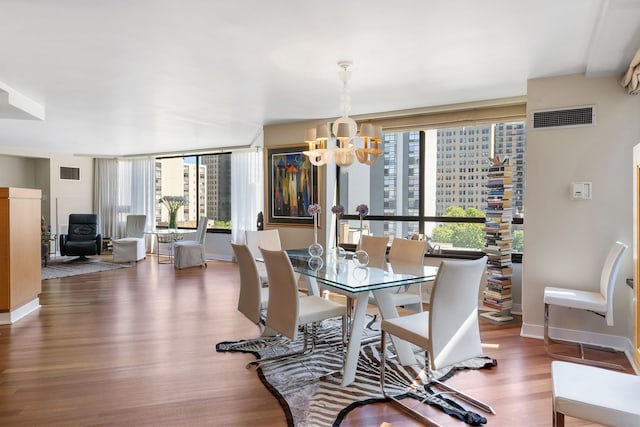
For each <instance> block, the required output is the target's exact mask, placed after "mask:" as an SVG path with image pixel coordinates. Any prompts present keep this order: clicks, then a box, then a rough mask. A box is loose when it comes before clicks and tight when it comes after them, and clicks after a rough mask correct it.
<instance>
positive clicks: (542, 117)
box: [530, 105, 596, 129]
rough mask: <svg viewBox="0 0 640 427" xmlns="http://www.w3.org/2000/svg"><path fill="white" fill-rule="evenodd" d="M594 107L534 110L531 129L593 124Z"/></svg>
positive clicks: (594, 120)
mask: <svg viewBox="0 0 640 427" xmlns="http://www.w3.org/2000/svg"><path fill="white" fill-rule="evenodd" d="M595 124H596V107H595V105H589V106H585V107H569V108H558V109H554V110H545V111H534V112H533V113H532V114H531V123H530V128H531V129H549V128H568V127H582V126H594V125H595Z"/></svg>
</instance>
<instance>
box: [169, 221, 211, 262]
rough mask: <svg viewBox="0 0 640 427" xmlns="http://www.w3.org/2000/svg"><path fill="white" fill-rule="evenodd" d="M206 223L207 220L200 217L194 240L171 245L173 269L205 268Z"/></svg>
mask: <svg viewBox="0 0 640 427" xmlns="http://www.w3.org/2000/svg"><path fill="white" fill-rule="evenodd" d="M208 223H209V219H208V218H207V217H201V218H200V220H199V221H198V229H197V231H196V236H195V239H193V240H181V241H179V242H175V243H174V244H173V251H174V257H173V265H174V267H175V268H178V269H182V268H189V267H197V266H205V267H206V266H207V260H206V257H205V249H204V242H205V238H206V237H207V224H208Z"/></svg>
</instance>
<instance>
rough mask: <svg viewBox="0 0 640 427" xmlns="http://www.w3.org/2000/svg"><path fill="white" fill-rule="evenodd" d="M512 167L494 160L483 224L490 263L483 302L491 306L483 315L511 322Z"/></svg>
mask: <svg viewBox="0 0 640 427" xmlns="http://www.w3.org/2000/svg"><path fill="white" fill-rule="evenodd" d="M512 192H513V169H512V167H511V166H510V165H509V164H508V161H506V162H500V161H496V160H495V159H492V165H491V166H490V167H489V174H488V180H487V193H488V198H487V208H486V210H485V216H486V218H487V219H486V222H485V227H484V232H485V238H486V244H485V253H486V254H487V256H488V258H489V260H488V262H487V274H488V278H487V287H486V289H485V290H484V292H483V300H482V303H483V305H484V306H485V307H487V308H489V309H491V310H490V311H488V312H485V313H482V314H481V315H480V316H481V317H482V318H484V319H486V320H489V321H492V322H495V323H504V322H510V321H512V320H513V317H512V316H511V308H512V306H513V300H512V297H511V275H512V269H511V243H512V241H513V237H512V236H511V220H512V219H513V208H512V205H511V200H512Z"/></svg>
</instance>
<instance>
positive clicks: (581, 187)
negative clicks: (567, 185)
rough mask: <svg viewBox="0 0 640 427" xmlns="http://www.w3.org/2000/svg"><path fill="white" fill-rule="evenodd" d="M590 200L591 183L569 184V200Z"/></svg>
mask: <svg viewBox="0 0 640 427" xmlns="http://www.w3.org/2000/svg"><path fill="white" fill-rule="evenodd" d="M589 199H591V183H590V182H572V183H571V200H589Z"/></svg>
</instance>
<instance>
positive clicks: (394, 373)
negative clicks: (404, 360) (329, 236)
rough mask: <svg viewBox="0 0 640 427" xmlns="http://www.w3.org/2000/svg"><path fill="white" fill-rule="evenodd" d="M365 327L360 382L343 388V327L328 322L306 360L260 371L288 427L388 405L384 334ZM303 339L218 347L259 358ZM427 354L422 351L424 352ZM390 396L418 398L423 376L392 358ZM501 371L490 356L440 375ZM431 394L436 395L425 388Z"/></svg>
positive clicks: (468, 417) (442, 402)
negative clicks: (417, 382) (413, 385)
mask: <svg viewBox="0 0 640 427" xmlns="http://www.w3.org/2000/svg"><path fill="white" fill-rule="evenodd" d="M372 323H373V321H372V322H370V324H369V325H368V326H367V328H365V332H364V335H363V339H362V346H361V347H360V357H359V359H358V370H357V374H356V380H355V381H354V382H353V383H352V384H351V385H349V386H347V387H342V386H341V385H340V382H341V380H342V379H341V374H340V369H341V367H342V360H343V359H342V358H343V355H342V344H341V341H342V335H341V328H340V322H339V321H336V320H327V321H324V322H322V327H321V328H319V331H318V337H317V340H316V348H315V351H314V352H313V353H312V354H311V355H310V356H309V357H307V358H305V359H303V360H300V359H295V358H293V359H288V360H287V359H283V360H281V361H278V362H275V363H269V364H264V365H263V366H261V367H259V368H258V369H257V371H258V374H259V375H260V378H261V380H262V382H263V383H264V384H265V386H266V387H267V388H268V389H269V390H270V391H271V392H272V393H273V394H274V396H276V398H277V399H278V401H279V402H280V404H281V406H282V408H283V409H284V411H285V414H286V417H287V422H288V425H289V426H291V427H320V426H322V427H324V426H334V427H335V426H339V425H340V422H341V421H342V419H343V418H344V417H345V416H346V414H347V413H348V412H349V411H351V410H352V409H354V408H356V407H358V406H361V405H366V404H368V403H375V402H383V401H385V399H384V398H383V397H382V393H381V391H380V385H379V376H380V348H379V347H380V331H378V330H375V329H372V327H371V324H372ZM303 343H304V338H303V334H302V333H300V334H298V337H297V338H296V340H295V341H289V340H287V339H283V338H274V339H267V340H261V339H248V340H241V341H233V342H228V341H227V342H221V343H218V344H217V345H216V351H218V352H229V351H230V352H234V351H235V352H243V353H252V354H254V355H255V356H256V358H257V359H263V358H268V357H271V356H275V355H280V354H284V353H289V352H291V351H296V350H300V349H302V347H303ZM421 353H422V352H421ZM416 357H417V359H418V362H419V363H420V366H422V364H424V358H423V355H422V354H417V355H416ZM386 366H387V376H386V378H387V387H386V388H387V393H393V394H394V395H397V396H399V397H416V398H417V396H415V395H413V394H412V393H410V392H409V391H408V390H407V388H406V384H407V382H408V381H409V382H410V381H411V380H412V379H414V378H418V377H419V372H418V371H416V370H415V369H412V368H411V367H403V366H401V365H399V364H397V363H396V361H395V360H394V359H389V358H387V364H386ZM493 366H496V361H495V360H494V359H491V358H489V357H480V358H475V359H471V360H469V361H466V362H465V363H463V364H461V365H460V366H455V367H453V368H449V369H447V370H445V371H443V372H435V376H436V378H439V379H440V380H441V381H444V380H446V379H447V378H450V377H451V376H453V374H454V373H455V371H456V370H459V369H480V368H486V367H493ZM425 389H426V390H427V393H432V392H431V390H430V389H429V388H428V387H425ZM425 404H430V405H432V406H435V407H438V408H440V409H442V410H443V411H445V412H446V413H448V414H449V415H451V416H454V417H456V418H458V419H461V420H463V421H465V422H467V423H468V424H471V425H480V424H484V423H486V418H484V417H483V416H481V415H480V414H477V413H475V412H472V411H469V410H467V409H466V408H463V407H462V406H460V405H459V404H458V403H457V402H454V401H451V400H449V399H445V398H440V397H436V396H433V398H432V399H429V401H428V402H425Z"/></svg>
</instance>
